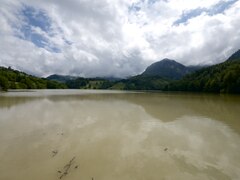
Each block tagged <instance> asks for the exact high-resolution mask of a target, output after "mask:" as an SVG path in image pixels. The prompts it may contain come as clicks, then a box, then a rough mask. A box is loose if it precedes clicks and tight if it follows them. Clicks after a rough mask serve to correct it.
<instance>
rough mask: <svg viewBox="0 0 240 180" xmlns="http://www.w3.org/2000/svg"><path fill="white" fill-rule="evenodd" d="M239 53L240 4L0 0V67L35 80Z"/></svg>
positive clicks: (124, 72)
mask: <svg viewBox="0 0 240 180" xmlns="http://www.w3.org/2000/svg"><path fill="white" fill-rule="evenodd" d="M239 48H240V0H0V66H7V67H8V66H11V67H12V68H16V69H18V70H22V71H25V72H28V73H31V74H33V75H37V76H47V75H50V74H55V73H57V74H69V75H79V76H84V77H96V76H115V77H126V76H130V75H135V74H138V73H141V72H142V71H144V69H145V68H146V67H147V66H148V65H150V64H151V63H153V62H155V61H159V60H161V59H163V58H170V59H175V60H176V61H178V62H180V63H183V64H184V65H198V64H214V63H219V62H222V61H223V60H225V59H226V58H227V57H228V56H230V55H231V54H232V53H233V52H235V51H236V50H238V49H239Z"/></svg>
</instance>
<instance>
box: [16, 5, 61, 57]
mask: <svg viewBox="0 0 240 180" xmlns="http://www.w3.org/2000/svg"><path fill="white" fill-rule="evenodd" d="M20 15H21V16H22V17H23V22H22V25H21V27H20V31H21V36H19V35H18V37H20V38H21V39H24V40H27V41H31V42H32V43H34V44H35V45H36V46H37V47H41V48H45V49H46V50H48V51H52V52H60V50H59V49H58V48H57V47H52V45H50V44H51V43H50V42H49V41H48V39H47V37H45V36H44V35H42V34H41V33H38V32H36V31H34V30H33V29H34V28H38V29H40V30H41V31H42V32H44V33H46V34H47V35H48V36H50V37H51V35H52V34H53V33H52V32H51V19H50V18H49V17H48V16H47V14H46V13H45V12H44V11H43V10H40V9H35V8H33V7H31V6H26V5H24V6H23V8H22V9H21V11H20Z"/></svg>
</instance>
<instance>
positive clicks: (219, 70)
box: [166, 58, 240, 93]
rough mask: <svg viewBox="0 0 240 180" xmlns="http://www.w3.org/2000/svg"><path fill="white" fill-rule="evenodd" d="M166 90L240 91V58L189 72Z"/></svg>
mask: <svg viewBox="0 0 240 180" xmlns="http://www.w3.org/2000/svg"><path fill="white" fill-rule="evenodd" d="M166 90H168V91H197V92H216V93H220V92H221V93H240V58H239V59H234V60H233V59H231V61H229V60H228V61H225V62H223V63H221V64H217V65H214V66H210V67H208V68H204V69H201V70H199V71H197V72H195V73H192V74H189V75H187V76H185V77H184V78H183V79H181V80H179V81H174V82H172V83H170V84H169V85H168V87H167V88H166Z"/></svg>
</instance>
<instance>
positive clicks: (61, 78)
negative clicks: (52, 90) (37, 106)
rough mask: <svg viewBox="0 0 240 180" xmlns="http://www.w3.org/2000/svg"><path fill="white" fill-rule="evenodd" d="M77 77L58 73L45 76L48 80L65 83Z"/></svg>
mask: <svg viewBox="0 0 240 180" xmlns="http://www.w3.org/2000/svg"><path fill="white" fill-rule="evenodd" d="M77 78H78V77H76V76H64V75H58V74H53V75H50V76H48V77H47V79H49V80H54V81H58V82H62V83H65V82H67V81H70V80H75V79H77Z"/></svg>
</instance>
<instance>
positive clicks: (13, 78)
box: [0, 67, 67, 91]
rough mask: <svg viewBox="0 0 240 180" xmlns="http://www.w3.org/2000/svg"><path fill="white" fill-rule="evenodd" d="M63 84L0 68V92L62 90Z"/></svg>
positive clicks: (64, 86)
mask: <svg viewBox="0 0 240 180" xmlns="http://www.w3.org/2000/svg"><path fill="white" fill-rule="evenodd" d="M63 88H67V86H66V85H65V84H63V83H59V82H56V81H51V80H47V79H45V78H38V77H35V76H32V75H28V74H26V73H24V72H20V71H17V70H13V69H12V68H10V67H9V68H5V67H0V90H4V91H6V90H8V89H63Z"/></svg>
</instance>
